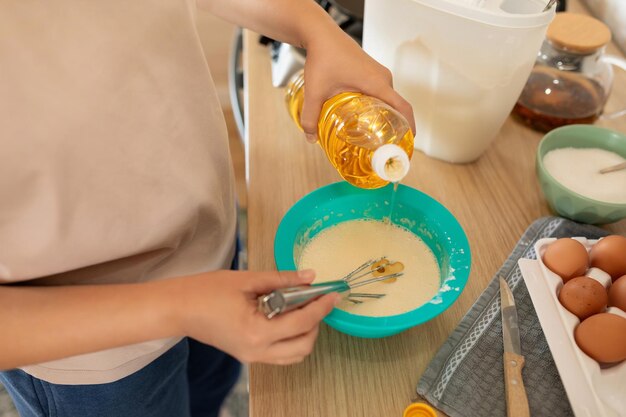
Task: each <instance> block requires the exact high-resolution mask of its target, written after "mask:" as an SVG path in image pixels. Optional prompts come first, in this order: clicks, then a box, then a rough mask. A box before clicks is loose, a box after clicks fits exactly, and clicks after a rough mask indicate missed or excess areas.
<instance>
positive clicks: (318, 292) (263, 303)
mask: <svg viewBox="0 0 626 417" xmlns="http://www.w3.org/2000/svg"><path fill="white" fill-rule="evenodd" d="M349 290H350V287H349V286H348V284H347V283H346V282H345V281H343V280H339V281H331V282H323V283H319V284H313V285H300V286H297V287H289V288H281V289H279V290H275V291H272V292H271V293H269V294H266V295H262V296H260V297H259V298H258V302H259V311H260V312H261V313H263V314H264V315H265V316H266V317H267V318H268V319H271V318H272V317H274V316H276V315H277V314H280V313H284V312H287V311H290V310H294V309H296V308H298V307H302V306H303V305H305V304H307V303H309V302H311V301H313V300H315V299H316V298H318V297H321V296H322V295H324V294H329V293H331V292H344V291H349Z"/></svg>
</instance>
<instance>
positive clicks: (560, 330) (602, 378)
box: [519, 237, 626, 417]
mask: <svg viewBox="0 0 626 417" xmlns="http://www.w3.org/2000/svg"><path fill="white" fill-rule="evenodd" d="M573 239H575V240H577V241H579V242H580V243H582V244H583V245H584V246H585V248H586V249H587V252H589V250H590V249H591V247H592V246H593V245H594V244H595V243H596V242H597V240H589V239H586V238H578V237H575V238H573ZM555 240H556V239H555V238H547V239H540V240H538V241H537V242H536V243H535V253H536V254H537V260H531V259H520V260H519V266H520V271H521V272H522V276H523V278H524V281H525V283H526V287H527V288H528V292H529V294H530V297H531V299H532V301H533V305H534V307H535V311H536V312H537V317H539V322H540V323H541V327H542V329H543V332H544V334H545V336H546V340H547V342H548V345H549V346H550V351H551V352H552V356H553V357H554V362H555V364H556V367H557V369H558V371H559V375H560V376H561V380H562V381H563V386H564V387H565V391H566V392H567V396H568V398H569V401H570V404H571V406H572V410H573V412H574V414H575V415H576V417H626V361H622V362H621V363H619V364H616V365H612V366H606V365H600V364H599V363H598V362H596V361H595V360H594V359H592V358H590V357H589V356H587V355H586V354H585V353H584V352H583V351H582V350H581V349H580V348H579V347H578V345H577V344H576V341H575V340H574V329H575V328H576V326H577V325H578V324H579V323H580V320H579V319H578V317H576V316H575V315H574V314H572V313H570V312H569V311H568V310H566V309H565V307H563V306H562V305H561V303H560V302H559V299H558V294H559V291H560V290H561V287H563V280H562V279H561V277H559V276H558V275H557V274H555V273H554V272H552V271H550V270H549V269H548V268H547V267H546V266H545V265H544V263H543V261H542V260H541V259H542V257H543V254H544V252H545V250H546V248H547V246H548V245H549V244H550V243H552V242H554V241H555ZM592 269H593V270H594V271H591V270H590V271H589V272H591V274H590V275H591V278H594V279H596V280H597V281H599V282H600V283H601V284H602V285H604V287H605V288H607V289H608V287H609V286H610V285H611V279H610V277H609V276H608V274H606V273H605V272H603V271H600V270H598V269H595V268H592ZM607 312H608V313H612V314H617V315H620V316H622V317H624V318H626V313H625V312H624V311H622V310H620V309H619V308H616V307H610V308H609V309H608V310H607Z"/></svg>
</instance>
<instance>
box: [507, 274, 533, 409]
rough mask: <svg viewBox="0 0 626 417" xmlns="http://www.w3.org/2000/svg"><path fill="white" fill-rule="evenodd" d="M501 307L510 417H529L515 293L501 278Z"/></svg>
mask: <svg viewBox="0 0 626 417" xmlns="http://www.w3.org/2000/svg"><path fill="white" fill-rule="evenodd" d="M500 305H501V311H502V340H503V345H504V355H503V363H504V387H505V391H506V414H507V416H508V417H529V416H530V410H529V408H528V397H527V396H526V389H525V388H524V380H523V379H522V369H523V368H524V362H525V360H524V356H523V355H522V348H521V343H520V335H519V326H518V321H517V309H516V308H515V299H514V298H513V292H511V289H510V288H509V286H508V285H507V283H506V281H505V280H504V278H502V277H500Z"/></svg>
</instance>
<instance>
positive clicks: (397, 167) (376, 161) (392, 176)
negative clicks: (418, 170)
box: [372, 144, 410, 182]
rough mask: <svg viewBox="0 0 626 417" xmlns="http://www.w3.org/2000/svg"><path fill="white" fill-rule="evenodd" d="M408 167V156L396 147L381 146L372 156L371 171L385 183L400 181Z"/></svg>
mask: <svg viewBox="0 0 626 417" xmlns="http://www.w3.org/2000/svg"><path fill="white" fill-rule="evenodd" d="M409 166H410V161H409V156H408V155H407V154H406V152H404V149H402V148H401V147H399V146H398V145H392V144H387V145H383V146H381V147H380V148H378V149H376V151H374V154H373V155H372V169H373V170H374V172H375V173H376V174H377V175H378V176H379V177H380V178H382V179H383V180H385V181H391V182H398V181H400V180H401V179H402V178H404V177H405V176H406V174H407V172H409Z"/></svg>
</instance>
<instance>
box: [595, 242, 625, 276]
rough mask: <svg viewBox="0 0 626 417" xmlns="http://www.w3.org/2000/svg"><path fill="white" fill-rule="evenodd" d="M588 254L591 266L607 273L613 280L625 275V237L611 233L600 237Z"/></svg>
mask: <svg viewBox="0 0 626 417" xmlns="http://www.w3.org/2000/svg"><path fill="white" fill-rule="evenodd" d="M589 256H590V258H591V266H594V267H596V268H600V269H601V270H603V271H604V272H606V273H607V274H609V275H610V276H611V278H612V279H613V281H615V280H616V279H617V278H619V277H621V276H622V275H626V237H624V236H620V235H611V236H607V237H605V238H603V239H600V240H599V241H598V243H596V244H595V245H593V247H592V248H591V253H590V254H589Z"/></svg>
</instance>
